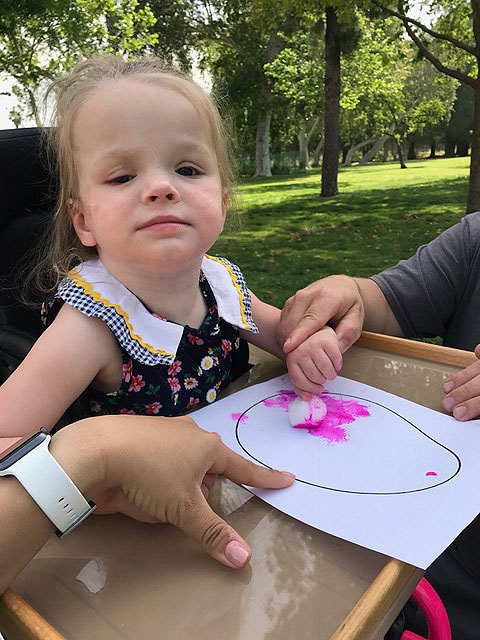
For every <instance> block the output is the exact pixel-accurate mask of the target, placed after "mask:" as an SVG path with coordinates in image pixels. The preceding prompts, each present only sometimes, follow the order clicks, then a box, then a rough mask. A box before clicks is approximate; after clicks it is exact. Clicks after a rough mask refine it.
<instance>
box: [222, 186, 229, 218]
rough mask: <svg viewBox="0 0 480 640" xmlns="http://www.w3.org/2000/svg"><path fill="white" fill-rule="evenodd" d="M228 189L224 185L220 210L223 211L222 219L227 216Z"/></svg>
mask: <svg viewBox="0 0 480 640" xmlns="http://www.w3.org/2000/svg"><path fill="white" fill-rule="evenodd" d="M228 195H229V193H228V189H227V188H226V187H225V188H224V189H223V197H222V212H223V220H224V221H225V218H226V217H227V205H228Z"/></svg>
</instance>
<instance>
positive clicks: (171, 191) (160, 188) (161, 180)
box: [142, 175, 180, 205]
mask: <svg viewBox="0 0 480 640" xmlns="http://www.w3.org/2000/svg"><path fill="white" fill-rule="evenodd" d="M161 200H170V202H178V201H179V200H180V194H179V193H178V191H177V190H176V189H175V187H174V186H173V185H172V184H171V181H170V180H169V179H168V178H167V177H165V175H163V176H160V175H158V176H155V177H152V178H151V179H150V180H149V182H148V183H147V184H146V185H145V189H144V191H143V195H142V203H143V204H145V205H149V204H152V203H153V202H158V201H161Z"/></svg>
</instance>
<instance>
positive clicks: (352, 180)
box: [210, 158, 469, 306]
mask: <svg viewBox="0 0 480 640" xmlns="http://www.w3.org/2000/svg"><path fill="white" fill-rule="evenodd" d="M468 167H469V158H448V159H437V160H421V161H415V162H410V163H408V169H404V170H402V169H400V167H399V165H398V164H393V163H388V164H378V165H371V166H367V167H360V166H356V167H351V168H349V169H343V170H341V171H340V174H339V189H340V195H339V196H337V197H335V198H321V197H320V172H319V170H317V169H313V170H310V171H308V172H307V173H306V174H301V175H298V174H297V175H289V176H274V177H273V178H267V179H265V178H263V179H259V178H250V179H247V180H244V181H243V182H242V184H241V185H240V186H239V189H238V200H239V209H240V213H239V217H240V224H239V225H233V226H232V227H231V228H230V229H227V230H226V231H225V232H224V234H223V235H222V237H221V238H220V239H219V240H218V241H217V243H216V244H215V247H214V248H213V249H212V250H211V251H210V253H215V254H217V255H221V256H225V257H227V258H228V259H229V260H231V261H232V262H235V263H236V264H238V265H239V266H240V267H241V269H242V270H243V272H244V274H245V276H246V278H247V282H248V285H249V287H250V288H251V289H252V290H253V291H254V292H255V293H256V294H257V295H258V296H260V297H261V298H262V299H264V300H265V301H267V302H271V303H273V304H275V305H277V306H278V305H282V304H283V302H284V301H285V300H286V299H287V298H288V297H289V296H290V295H292V294H293V293H294V292H295V291H296V290H297V289H299V288H301V287H304V286H306V285H307V284H309V283H310V282H312V281H313V280H316V279H317V278H320V277H322V276H325V275H328V274H331V273H348V274H350V275H358V276H368V275H371V274H372V273H376V272H378V271H380V270H382V269H384V268H385V267H387V266H389V265H391V264H395V263H396V262H398V260H400V259H401V258H406V257H408V256H410V255H411V254H412V253H413V252H414V251H415V250H416V248H417V247H418V246H419V245H421V244H424V243H425V242H429V241H430V240H431V239H432V238H434V237H435V236H436V235H438V234H439V233H441V232H442V231H443V230H444V229H446V228H448V227H450V226H451V225H453V224H455V223H456V222H458V220H459V219H460V218H461V216H462V215H464V212H465V203H466V194H467V181H468Z"/></svg>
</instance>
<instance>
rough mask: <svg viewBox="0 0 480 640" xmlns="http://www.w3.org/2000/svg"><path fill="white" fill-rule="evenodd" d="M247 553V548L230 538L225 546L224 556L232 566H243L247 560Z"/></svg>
mask: <svg viewBox="0 0 480 640" xmlns="http://www.w3.org/2000/svg"><path fill="white" fill-rule="evenodd" d="M248 555H249V552H248V549H246V548H245V547H244V546H243V544H240V542H237V541H236V540H232V541H231V542H229V543H228V544H227V546H226V547H225V558H226V559H227V560H228V561H229V562H230V563H231V564H233V566H234V567H243V565H244V564H245V563H246V561H247V560H248Z"/></svg>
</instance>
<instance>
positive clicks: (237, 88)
mask: <svg viewBox="0 0 480 640" xmlns="http://www.w3.org/2000/svg"><path fill="white" fill-rule="evenodd" d="M270 14H272V12H271V11H270ZM193 26H194V29H195V30H196V33H197V37H198V41H199V43H201V44H202V43H203V44H202V46H201V48H202V64H203V66H204V67H206V68H208V70H209V72H210V73H211V75H212V77H213V81H214V88H216V89H217V90H218V92H220V93H226V94H227V95H228V96H229V99H230V102H231V104H232V107H233V111H234V113H235V114H236V115H238V116H240V119H241V116H242V113H241V112H243V115H245V111H246V110H248V112H249V113H248V117H249V119H251V116H252V111H253V112H254V114H255V127H256V140H255V151H256V170H255V175H257V176H270V175H271V170H270V127H271V121H272V113H273V109H274V105H275V102H276V96H275V95H274V94H273V93H272V80H271V78H270V77H269V76H268V75H267V74H266V73H265V65H268V64H269V63H271V62H273V61H274V60H275V58H276V56H277V55H278V54H279V53H280V51H282V50H283V48H284V47H285V46H286V38H288V37H289V35H291V34H292V33H293V32H294V31H295V28H296V27H297V23H296V21H295V15H294V14H293V13H287V14H285V15H281V16H278V17H277V16H276V15H275V14H273V15H272V17H271V20H269V21H265V20H263V18H262V16H261V15H260V14H259V13H258V12H257V10H256V5H255V3H254V2H252V0H246V1H244V2H242V1H241V0H228V1H227V0H207V1H206V2H203V3H201V5H199V6H198V8H197V12H196V17H195V20H194V24H193Z"/></svg>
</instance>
